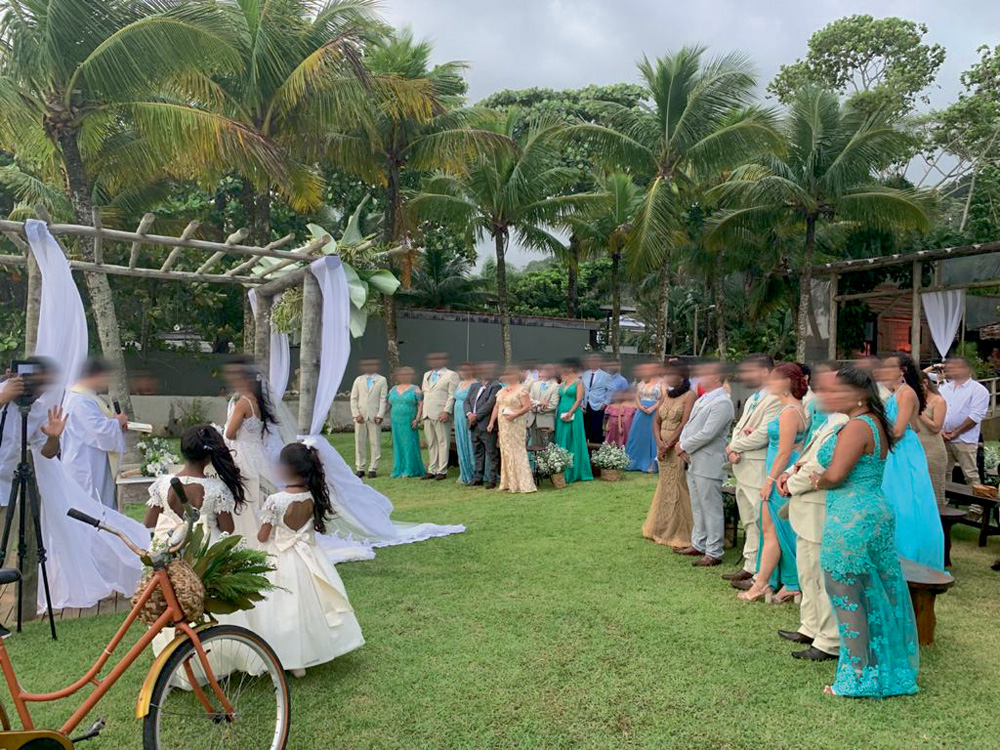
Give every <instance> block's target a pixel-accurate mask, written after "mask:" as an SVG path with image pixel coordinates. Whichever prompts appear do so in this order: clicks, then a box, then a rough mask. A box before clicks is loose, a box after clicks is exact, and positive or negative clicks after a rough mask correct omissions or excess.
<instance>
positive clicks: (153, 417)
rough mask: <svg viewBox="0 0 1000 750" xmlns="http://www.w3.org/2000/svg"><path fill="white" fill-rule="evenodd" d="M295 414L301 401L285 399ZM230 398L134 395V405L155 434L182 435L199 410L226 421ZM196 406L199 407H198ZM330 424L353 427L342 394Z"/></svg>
mask: <svg viewBox="0 0 1000 750" xmlns="http://www.w3.org/2000/svg"><path fill="white" fill-rule="evenodd" d="M285 403H286V404H287V405H288V408H289V409H290V410H291V412H292V415H293V416H294V417H297V416H298V413H299V402H298V400H295V399H290V400H288V401H286V402H285ZM227 404H228V399H227V398H225V397H219V396H205V397H189V396H133V397H132V406H133V408H134V409H135V419H136V421H137V422H147V423H148V424H151V425H153V434H154V435H160V436H162V435H168V434H172V435H174V436H179V435H180V433H181V432H183V430H184V427H183V425H185V424H189V423H190V419H191V418H193V416H194V413H195V412H196V411H197V412H198V413H200V414H202V415H203V416H202V418H203V419H204V420H205V421H207V422H210V423H212V424H217V425H220V426H222V425H224V424H225V423H226V407H227ZM195 407H197V408H195ZM327 421H328V423H329V424H330V426H331V428H332V429H333V430H336V431H343V430H351V429H353V422H352V420H351V404H350V402H349V400H348V399H347V398H346V397H344V396H341V397H339V398H338V399H337V400H336V401H335V402H334V404H333V408H332V409H330V416H329V418H328V420H327Z"/></svg>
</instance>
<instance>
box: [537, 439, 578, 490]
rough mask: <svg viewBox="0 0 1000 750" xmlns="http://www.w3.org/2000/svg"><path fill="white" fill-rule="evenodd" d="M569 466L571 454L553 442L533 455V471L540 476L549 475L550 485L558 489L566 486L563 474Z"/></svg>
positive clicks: (571, 464) (571, 459) (571, 458)
mask: <svg viewBox="0 0 1000 750" xmlns="http://www.w3.org/2000/svg"><path fill="white" fill-rule="evenodd" d="M571 466H573V454H572V453H570V452H569V451H568V450H566V449H565V448H563V447H562V446H561V445H556V444H555V443H551V444H550V445H549V446H548V447H547V448H546V449H545V450H543V451H539V453H538V454H537V455H536V456H535V472H536V473H537V474H538V475H539V476H540V477H550V478H551V479H552V485H553V486H554V487H555V488H556V489H559V490H561V489H562V488H563V487H565V486H566V477H565V476H564V474H565V472H566V470H567V469H569V468H570V467H571Z"/></svg>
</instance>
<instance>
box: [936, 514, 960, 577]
mask: <svg viewBox="0 0 1000 750" xmlns="http://www.w3.org/2000/svg"><path fill="white" fill-rule="evenodd" d="M938 515H939V516H940V517H941V528H942V529H943V530H944V566H945V567H946V568H950V567H951V530H952V529H953V528H955V524H956V523H962V522H963V521H964V520H965V515H966V514H965V511H964V510H962V509H961V508H955V507H953V506H951V505H946V506H945V507H943V508H940V507H939V508H938Z"/></svg>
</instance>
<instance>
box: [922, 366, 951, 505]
mask: <svg viewBox="0 0 1000 750" xmlns="http://www.w3.org/2000/svg"><path fill="white" fill-rule="evenodd" d="M920 375H921V378H920V382H921V385H923V388H924V398H925V399H926V400H927V405H926V406H925V407H924V410H923V411H922V412H920V414H919V415H918V416H917V419H918V420H919V422H920V432H919V433H917V434H918V437H919V438H920V445H921V446H923V449H924V455H925V456H927V470H928V471H929V472H930V475H931V485H932V486H933V487H934V499H935V500H937V504H938V508H943V507H944V506H945V505H947V504H948V499H947V498H946V497H945V494H944V486H945V482H946V481H947V477H948V470H949V469H950V468H951V465H950V463H949V462H948V449H947V448H946V447H945V444H944V438H943V437H941V430H942V429H943V428H944V420H945V417H946V416H947V415H948V404H947V402H946V401H945V400H944V398H942V396H941V393H940V391H938V387H937V384H936V383H935V382H934V381H933V380H931V377H930V375H928V374H927V373H926V372H923V373H920Z"/></svg>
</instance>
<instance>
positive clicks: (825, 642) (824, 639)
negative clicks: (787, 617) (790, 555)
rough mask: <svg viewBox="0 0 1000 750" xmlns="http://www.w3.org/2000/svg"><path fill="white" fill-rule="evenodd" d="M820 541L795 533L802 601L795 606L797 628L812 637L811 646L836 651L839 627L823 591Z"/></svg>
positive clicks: (821, 649) (829, 652) (828, 599)
mask: <svg viewBox="0 0 1000 750" xmlns="http://www.w3.org/2000/svg"><path fill="white" fill-rule="evenodd" d="M820 548H821V545H819V544H816V542H809V541H806V540H805V539H803V538H802V537H798V538H797V539H796V543H795V569H796V570H797V571H798V574H799V588H800V590H801V591H802V602H801V604H800V606H799V618H800V619H801V621H802V623H801V624H800V625H799V632H800V633H802V635H807V636H809V637H810V638H812V639H813V646H815V647H816V648H818V649H819V650H820V651H825V652H826V653H828V654H839V653H840V628H839V627H838V625H837V618H836V616H835V615H834V614H833V605H832V604H831V603H830V597H829V595H828V594H827V593H826V584H825V578H824V574H823V568H822V566H821V565H820V564H819V551H820Z"/></svg>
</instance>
